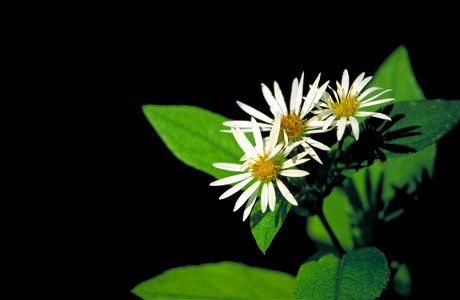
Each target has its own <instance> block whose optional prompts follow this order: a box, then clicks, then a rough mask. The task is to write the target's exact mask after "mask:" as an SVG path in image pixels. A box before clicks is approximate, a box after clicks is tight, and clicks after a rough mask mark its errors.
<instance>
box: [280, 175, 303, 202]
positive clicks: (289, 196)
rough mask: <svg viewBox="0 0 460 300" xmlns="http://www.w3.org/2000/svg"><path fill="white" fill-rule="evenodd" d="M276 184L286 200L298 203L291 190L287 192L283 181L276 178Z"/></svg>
mask: <svg viewBox="0 0 460 300" xmlns="http://www.w3.org/2000/svg"><path fill="white" fill-rule="evenodd" d="M276 185H277V186H278V189H279V190H280V192H281V194H282V195H283V196H284V198H285V199H286V200H287V201H288V202H290V203H291V204H292V205H298V204H297V201H296V200H295V198H294V196H292V194H291V192H289V190H288V188H287V187H286V186H285V185H284V183H282V182H281V181H280V180H279V179H276Z"/></svg>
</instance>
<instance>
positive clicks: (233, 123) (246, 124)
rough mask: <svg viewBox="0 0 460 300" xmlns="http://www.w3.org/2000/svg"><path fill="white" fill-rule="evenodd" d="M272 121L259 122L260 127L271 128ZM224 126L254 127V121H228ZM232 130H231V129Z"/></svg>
mask: <svg viewBox="0 0 460 300" xmlns="http://www.w3.org/2000/svg"><path fill="white" fill-rule="evenodd" d="M271 123H272V122H270V124H264V123H257V125H258V126H259V127H263V128H271V127H272V124H271ZM223 124H224V126H228V127H238V128H240V129H243V128H244V129H248V128H249V129H252V122H251V121H226V122H224V123H223ZM230 132H231V131H230Z"/></svg>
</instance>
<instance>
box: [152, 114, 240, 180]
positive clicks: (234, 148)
mask: <svg viewBox="0 0 460 300" xmlns="http://www.w3.org/2000/svg"><path fill="white" fill-rule="evenodd" d="M143 110H144V114H145V116H146V117H147V119H148V120H149V122H150V124H152V126H153V128H154V129H155V131H156V132H157V133H158V135H159V136H160V137H161V139H162V140H163V142H164V143H165V144H166V146H168V148H169V150H171V152H172V153H173V154H174V155H175V156H176V157H177V158H178V159H180V160H181V161H183V162H184V163H185V164H187V165H189V166H191V167H194V168H196V169H198V170H200V171H203V172H205V173H208V174H210V175H212V176H214V177H216V178H222V177H225V176H229V175H230V173H229V172H226V171H222V170H219V169H216V168H214V167H213V166H212V164H213V163H215V162H235V163H237V162H238V161H239V158H240V157H241V156H242V155H243V154H244V153H243V151H242V150H241V149H240V147H239V146H238V144H237V143H236V141H235V139H234V137H233V135H232V134H230V133H224V132H221V131H220V130H221V129H223V128H224V127H223V125H222V123H223V122H225V121H227V119H226V118H225V117H223V116H221V115H219V114H216V113H213V112H210V111H208V110H205V109H202V108H199V107H195V106H187V105H144V106H143Z"/></svg>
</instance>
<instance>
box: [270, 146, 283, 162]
mask: <svg viewBox="0 0 460 300" xmlns="http://www.w3.org/2000/svg"><path fill="white" fill-rule="evenodd" d="M283 147H284V145H283V144H278V145H276V147H275V148H274V149H273V150H272V151H271V152H270V155H268V157H267V160H269V159H272V158H273V157H275V156H276V155H278V154H279V153H280V152H281V150H282V149H283Z"/></svg>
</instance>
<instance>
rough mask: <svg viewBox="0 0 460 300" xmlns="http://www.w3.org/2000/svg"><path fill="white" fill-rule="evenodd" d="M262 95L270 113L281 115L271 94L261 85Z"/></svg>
mask: <svg viewBox="0 0 460 300" xmlns="http://www.w3.org/2000/svg"><path fill="white" fill-rule="evenodd" d="M262 94H264V98H265V101H267V103H268V105H269V106H270V108H271V111H272V112H274V114H276V113H282V111H281V107H280V106H279V105H278V102H277V101H276V99H275V97H273V94H272V92H271V91H270V89H269V88H268V87H267V86H266V85H265V84H263V83H262Z"/></svg>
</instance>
